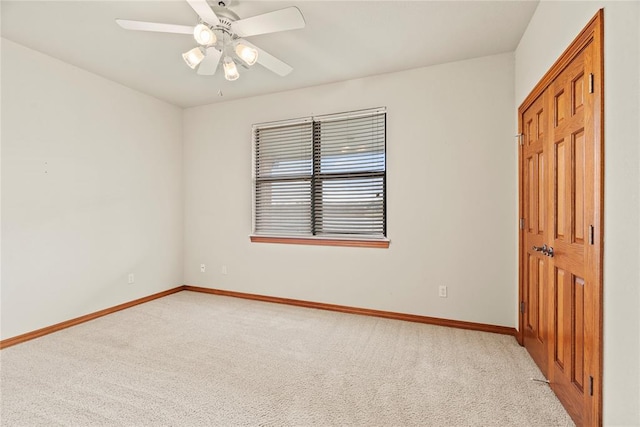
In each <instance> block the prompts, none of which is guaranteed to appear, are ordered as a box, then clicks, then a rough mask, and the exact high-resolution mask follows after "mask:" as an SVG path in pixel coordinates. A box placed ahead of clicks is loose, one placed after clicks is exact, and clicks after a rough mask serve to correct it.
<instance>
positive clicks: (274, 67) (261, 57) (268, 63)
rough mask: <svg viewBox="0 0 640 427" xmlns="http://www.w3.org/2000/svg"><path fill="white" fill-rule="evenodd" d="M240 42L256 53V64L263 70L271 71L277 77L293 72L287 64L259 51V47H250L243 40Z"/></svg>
mask: <svg viewBox="0 0 640 427" xmlns="http://www.w3.org/2000/svg"><path fill="white" fill-rule="evenodd" d="M240 42H241V43H242V44H245V45H247V46H249V47H252V48H254V49H255V50H257V51H258V64H260V65H262V66H263V67H264V68H266V69H268V70H271V71H273V72H274V73H276V74H277V75H279V76H282V77H284V76H286V75H287V74H289V73H290V72H291V71H293V68H291V66H290V65H289V64H286V63H284V62H282V61H281V60H279V59H278V58H276V57H275V56H273V55H270V54H268V53H267V52H265V51H264V50H262V49H260V48H259V47H256V46H255V45H252V44H251V43H249V42H248V41H246V40H244V39H240Z"/></svg>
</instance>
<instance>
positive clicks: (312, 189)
mask: <svg viewBox="0 0 640 427" xmlns="http://www.w3.org/2000/svg"><path fill="white" fill-rule="evenodd" d="M253 139H254V153H253V154H254V212H253V218H254V224H253V227H254V229H253V236H252V241H277V242H291V243H310V244H338V245H348V246H378V247H387V246H388V241H387V240H386V235H387V225H386V150H385V146H386V110H385V109H384V108H378V109H373V110H364V111H356V112H350V113H343V114H332V115H327V116H318V117H308V118H303V119H298V120H292V121H284V122H276V123H264V124H259V125H254V126H253ZM376 241H377V243H375V242H376ZM367 242H369V243H367Z"/></svg>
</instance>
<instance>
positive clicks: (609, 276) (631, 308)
mask: <svg viewBox="0 0 640 427" xmlns="http://www.w3.org/2000/svg"><path fill="white" fill-rule="evenodd" d="M601 7H604V9H605V11H604V12H605V25H604V28H605V52H604V58H605V99H604V103H605V114H604V116H605V230H604V233H605V238H604V240H605V253H604V423H605V424H606V425H620V426H622V425H625V426H628V425H640V390H639V386H640V381H637V380H633V379H637V378H640V339H638V337H640V316H639V313H640V303H639V301H640V299H639V296H640V295H639V294H640V269H639V265H640V264H639V262H638V260H639V259H640V258H639V256H640V227H639V224H638V217H639V216H640V215H639V213H640V209H639V208H640V185H639V184H638V183H639V178H640V177H639V172H638V171H639V169H640V153H639V147H640V130H639V128H638V121H639V119H638V118H639V117H640V67H639V63H638V61H639V58H640V53H639V52H640V33H639V30H638V28H639V27H640V11H639V9H640V3H639V2H637V1H636V2H554V1H543V2H541V3H540V4H539V6H538V8H537V10H536V13H535V14H534V16H533V18H532V20H531V22H530V24H529V27H528V29H527V31H526V32H525V34H524V36H523V38H522V40H521V42H520V45H519V46H518V49H517V50H516V77H515V81H516V89H515V91H516V100H515V101H516V105H519V104H520V103H521V102H522V101H523V100H524V98H525V97H526V95H527V94H528V92H529V91H530V90H531V89H532V88H533V87H534V86H535V84H536V83H537V82H538V80H539V79H540V78H541V77H542V75H543V74H544V73H545V72H546V70H547V69H548V68H549V67H550V66H551V65H552V64H553V62H554V61H555V60H556V59H557V58H558V57H559V56H560V54H561V53H562V51H563V50H564V49H565V48H566V47H567V46H568V45H569V44H570V43H571V41H572V40H573V38H574V37H575V36H577V35H578V33H579V32H580V30H581V29H582V28H583V27H584V26H585V25H586V24H587V22H588V21H589V20H590V19H591V18H592V17H593V15H595V13H596V12H597V10H598V9H599V8H601Z"/></svg>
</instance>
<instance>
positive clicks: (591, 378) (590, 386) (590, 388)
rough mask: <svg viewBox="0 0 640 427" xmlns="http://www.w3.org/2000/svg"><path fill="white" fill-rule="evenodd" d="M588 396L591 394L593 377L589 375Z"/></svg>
mask: <svg viewBox="0 0 640 427" xmlns="http://www.w3.org/2000/svg"><path fill="white" fill-rule="evenodd" d="M589 396H593V377H592V376H591V375H589Z"/></svg>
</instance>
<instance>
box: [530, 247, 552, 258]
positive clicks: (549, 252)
mask: <svg viewBox="0 0 640 427" xmlns="http://www.w3.org/2000/svg"><path fill="white" fill-rule="evenodd" d="M532 249H533V250H534V251H536V252H541V253H542V255H545V256H548V257H549V258H553V254H554V252H553V247H551V246H547V245H546V244H544V245H542V246H534V247H533V248H532Z"/></svg>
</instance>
